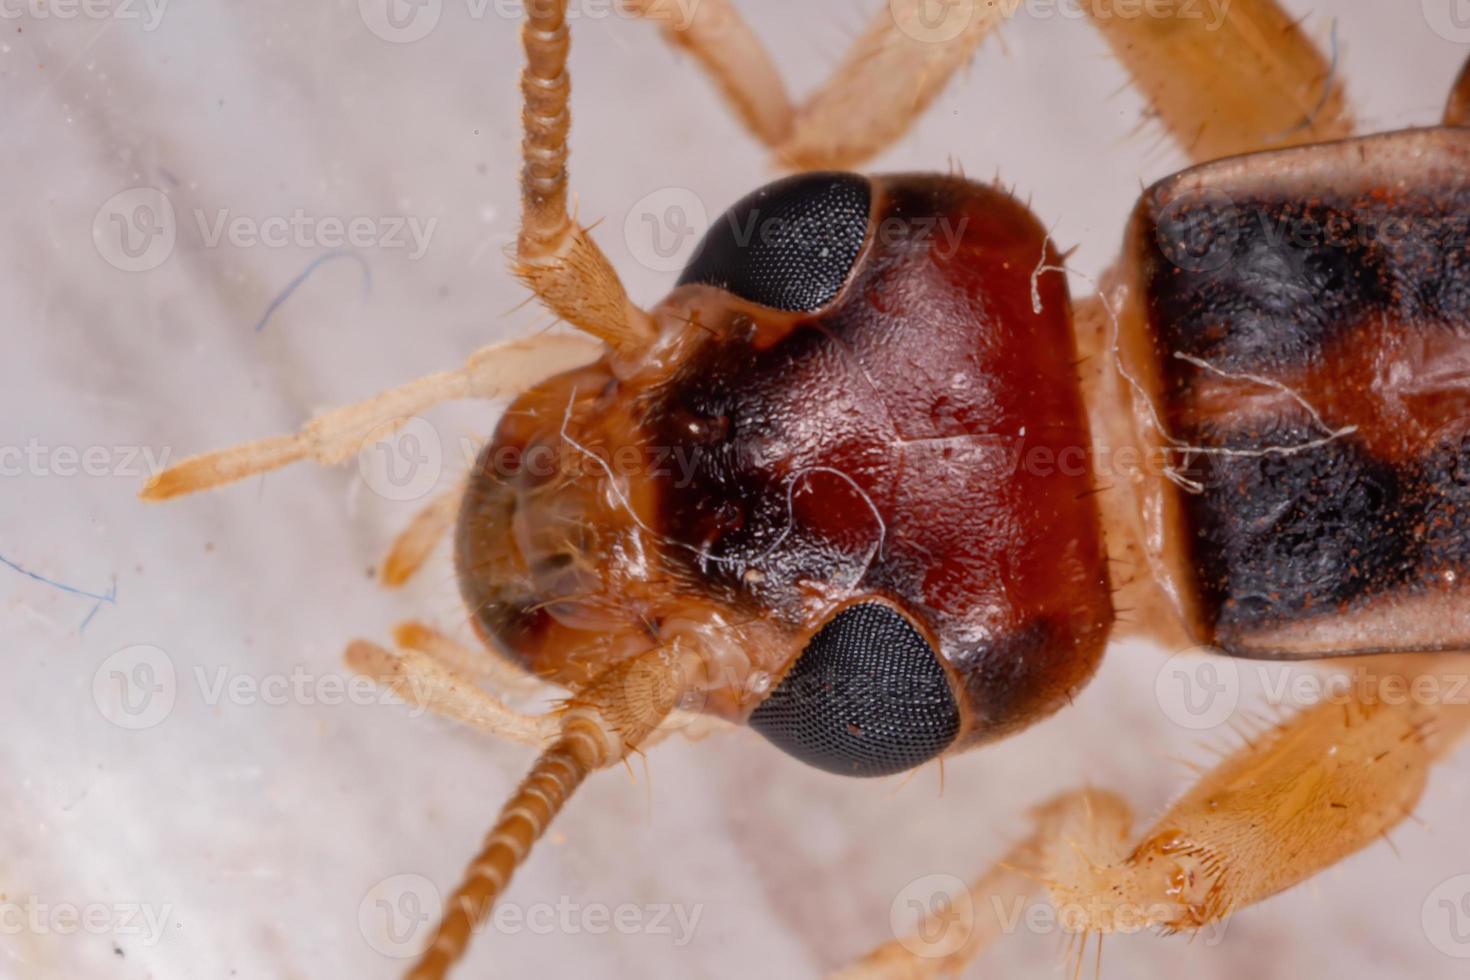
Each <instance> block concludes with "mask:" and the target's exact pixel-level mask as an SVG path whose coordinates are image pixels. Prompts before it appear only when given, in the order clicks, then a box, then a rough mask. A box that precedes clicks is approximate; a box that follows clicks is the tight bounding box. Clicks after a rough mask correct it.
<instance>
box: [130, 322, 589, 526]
mask: <svg viewBox="0 0 1470 980" xmlns="http://www.w3.org/2000/svg"><path fill="white" fill-rule="evenodd" d="M601 350H602V348H601V345H600V344H598V343H596V342H595V341H593V340H591V339H589V338H586V337H582V336H580V335H575V334H572V335H565V336H562V335H553V334H547V335H544V336H539V337H531V338H527V339H525V340H512V341H510V342H508V343H504V344H495V345H493V346H490V347H486V348H483V349H482V350H479V351H477V352H476V353H474V354H473V355H471V356H470V358H469V360H468V362H466V364H465V366H464V367H462V368H460V369H459V370H457V371H443V372H441V373H439V374H431V375H428V376H427V377H423V378H419V379H418V380H416V381H410V382H409V383H408V384H405V385H400V386H399V387H397V388H390V389H388V390H387V391H385V392H383V393H381V394H379V395H376V396H374V397H373V398H370V399H368V400H367V401H364V402H358V403H357V404H355V405H344V406H343V407H341V408H334V409H332V410H330V411H328V412H326V413H324V414H322V415H318V416H317V417H316V418H314V419H312V420H311V421H310V422H308V423H307V424H306V425H305V426H304V427H303V428H302V429H301V431H300V432H296V433H293V434H291V435H285V436H274V437H272V438H269V439H261V440H258V441H256V442H247V443H245V444H243V445H240V446H232V447H230V448H229V449H217V450H215V451H214V452H209V453H203V454H201V455H198V456H190V457H189V458H188V459H185V460H183V461H182V462H180V463H178V464H176V465H174V466H171V467H169V468H168V469H166V470H164V471H163V472H161V473H159V474H158V475H156V476H154V477H153V479H151V480H149V481H148V483H147V484H146V485H144V487H143V491H142V493H141V494H140V496H141V497H142V498H143V499H144V500H149V501H158V500H168V499H169V498H170V497H177V496H180V495H182V494H186V493H196V492H198V491H200V490H211V489H213V488H215V487H219V486H224V485H225V484H227V483H233V482H235V481H236V480H243V479H244V478H245V477H247V476H254V475H255V474H258V473H268V472H270V471H271V470H275V469H279V468H281V467H282V466H285V465H287V464H288V463H295V462H298V461H300V460H303V459H312V460H315V461H316V462H317V463H320V464H322V465H323V466H330V465H334V464H337V463H341V462H343V461H344V460H346V459H349V458H350V457H352V456H353V455H355V454H356V453H357V452H358V451H359V450H361V449H362V448H363V447H364V445H366V444H367V443H369V442H372V441H378V440H381V439H386V438H387V437H388V436H390V435H392V434H393V433H394V432H395V431H396V430H397V429H398V428H400V427H401V426H402V425H404V424H406V423H407V422H408V420H409V419H410V418H411V417H413V416H414V415H415V414H417V413H419V412H422V411H425V410H426V409H428V408H431V407H432V406H434V405H437V404H439V403H441V402H446V401H452V400H454V399H457V398H493V397H496V396H501V395H509V394H514V393H516V392H519V391H523V390H525V389H526V388H528V387H530V386H531V385H534V384H535V383H536V382H538V381H541V380H543V379H545V378H548V377H551V376H552V375H554V374H559V373H561V372H563V371H567V370H570V369H571V368H574V367H578V366H580V365H582V364H586V363H588V362H589V361H591V360H593V359H595V358H596V357H597V356H598V354H599V353H600V352H601Z"/></svg>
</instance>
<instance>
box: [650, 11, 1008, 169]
mask: <svg viewBox="0 0 1470 980" xmlns="http://www.w3.org/2000/svg"><path fill="white" fill-rule="evenodd" d="M638 7H639V10H640V12H641V13H642V14H643V15H644V16H645V17H647V18H649V19H651V20H656V21H658V22H659V23H661V24H662V26H663V30H664V33H665V35H666V36H667V37H668V38H669V39H670V41H671V42H673V43H674V44H676V45H678V46H679V47H681V48H683V49H684V50H686V51H688V52H690V54H692V55H693V56H694V58H695V60H696V61H698V62H699V65H700V67H701V68H703V69H704V71H705V73H706V74H707V75H708V76H709V77H710V79H711V80H712V81H713V82H714V84H715V85H716V87H717V88H718V89H719V90H720V92H721V94H723V95H724V96H725V99H726V101H727V102H728V103H729V104H730V106H731V108H732V109H733V111H734V112H735V114H736V115H737V116H738V117H739V118H740V119H741V121H742V122H744V123H745V125H746V128H747V129H749V130H750V132H751V133H752V135H754V136H755V137H756V138H757V139H759V140H760V141H761V142H762V143H764V144H765V145H766V146H768V147H770V148H771V150H772V151H773V152H774V153H775V156H776V159H777V161H778V162H779V163H780V164H781V165H782V166H785V167H790V168H793V169H797V170H819V169H841V168H851V167H856V166H859V165H860V164H862V163H863V162H864V161H866V160H868V159H869V158H871V157H872V156H874V155H875V154H877V153H879V152H881V151H882V150H884V149H886V148H887V147H889V146H891V145H892V144H893V143H894V142H896V141H897V140H898V139H899V138H900V137H901V136H903V134H904V133H905V132H907V131H908V128H909V127H910V126H911V125H912V124H913V122H914V120H915V119H917V118H918V117H919V115H921V114H922V113H923V111H924V110H925V108H927V107H928V105H929V104H930V103H931V102H932V101H933V100H934V98H935V96H937V95H938V94H939V93H940V92H941V91H943V89H944V87H945V85H947V84H948V83H949V80H950V78H951V77H953V75H954V74H955V72H956V71H958V70H959V68H960V67H961V66H962V65H964V64H965V63H967V62H968V61H969V60H970V58H971V57H972V56H973V55H974V53H975V49H976V48H977V47H979V45H980V42H981V41H982V40H984V39H985V37H986V36H987V35H988V34H989V33H990V32H991V31H992V30H993V29H994V28H995V27H997V26H999V25H1000V24H1001V23H1002V22H1003V21H1004V20H1005V19H1006V17H1007V16H1008V15H1009V14H1010V13H1011V12H1012V11H1013V10H1014V9H1015V4H1012V3H1001V2H984V0H973V2H971V0H965V2H961V3H948V4H935V3H934V2H933V0H890V2H885V3H883V4H882V9H881V10H880V11H879V12H878V13H877V14H876V15H875V16H874V17H873V19H872V20H871V21H870V22H869V24H868V26H867V28H866V29H865V30H864V31H863V33H862V34H861V35H859V36H858V38H857V39H856V40H855V41H854V42H853V45H852V47H851V48H850V49H849V51H848V52H847V54H846V56H845V57H844V58H843V59H842V61H841V63H840V64H839V65H838V66H837V68H836V70H835V71H834V72H833V74H832V77H831V78H830V79H829V80H828V81H827V82H826V83H825V84H824V85H823V86H822V87H821V88H819V89H818V90H817V91H816V92H814V93H813V94H812V95H811V96H810V97H809V98H808V99H806V100H805V101H804V102H802V103H801V104H800V105H798V106H793V105H792V104H791V102H790V101H789V99H788V97H787V95H786V89H785V87H784V85H783V84H782V82H781V76H780V73H779V72H778V71H777V70H776V67H775V65H774V63H773V62H772V61H771V57H770V55H769V54H768V53H767V52H766V50H765V48H764V47H762V45H761V43H760V41H759V40H758V39H757V38H756V37H755V35H754V33H752V31H751V30H750V28H749V26H748V25H746V23H745V22H744V21H743V20H741V18H740V15H739V14H738V13H737V12H736V10H735V8H734V6H733V4H732V3H731V0H700V2H699V3H698V4H696V5H693V6H692V7H691V6H690V5H689V4H687V3H685V2H684V0H640V2H639V3H638ZM686 8H687V9H686Z"/></svg>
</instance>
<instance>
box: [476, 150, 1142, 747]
mask: <svg viewBox="0 0 1470 980" xmlns="http://www.w3.org/2000/svg"><path fill="white" fill-rule="evenodd" d="M1057 264H1058V259H1057V256H1056V255H1055V253H1054V251H1053V250H1052V249H1051V247H1050V244H1049V242H1048V240H1047V238H1046V235H1045V233H1044V231H1043V229H1042V228H1041V227H1040V225H1039V224H1038V223H1037V221H1036V219H1035V218H1034V217H1033V216H1032V215H1031V214H1030V212H1029V211H1028V210H1027V209H1026V208H1025V207H1024V206H1023V205H1021V204H1020V203H1019V202H1017V201H1015V200H1014V199H1013V198H1011V197H1010V196H1008V195H1006V194H1004V193H1002V192H1000V191H998V190H996V189H994V188H991V187H987V186H982V185H978V184H975V183H972V182H969V181H966V180H964V179H961V178H957V177H942V176H933V175H893V176H886V177H875V178H866V177H859V176H856V175H852V174H840V173H817V174H805V175H801V176H797V177H792V178H788V179H785V180H781V181H778V182H776V183H774V184H771V185H769V186H767V187H765V188H763V189H761V190H760V191H757V192H756V193H754V194H752V195H750V196H749V197H747V198H745V199H744V200H742V201H740V202H739V203H737V204H736V205H735V206H734V207H732V208H731V209H730V211H729V212H727V213H726V214H725V215H724V216H723V217H722V218H721V219H719V220H718V221H717V222H716V223H715V225H714V226H713V227H712V228H711V230H710V232H709V233H708V235H707V236H706V237H705V239H704V241H703V243H702V244H701V245H700V248H699V250H698V252H697V253H696V255H695V257H694V259H693V260H692V261H691V262H690V264H689V266H688V268H687V269H686V270H685V272H684V274H683V275H682V276H681V278H680V282H679V285H678V286H677V287H676V288H675V290H674V291H673V292H672V293H671V294H670V295H669V296H668V298H666V299H665V300H664V301H663V302H662V303H661V304H660V305H659V306H658V308H657V309H656V310H655V311H654V316H655V318H656V320H657V322H658V324H659V326H660V329H661V331H662V333H661V338H660V340H659V342H658V343H657V344H656V345H655V346H654V347H653V348H652V349H651V350H649V351H647V352H646V353H645V354H642V355H640V356H638V357H637V358H636V359H633V360H621V359H618V358H615V357H612V356H610V357H609V358H607V359H604V360H603V361H600V362H598V363H597V364H595V365H593V366H591V367H588V368H586V369H584V370H581V371H577V372H573V373H571V374H567V375H562V376H560V377H557V378H555V379H553V380H552V381H550V382H548V383H547V384H545V385H543V386H541V387H539V388H537V389H536V390H534V391H532V392H530V393H528V394H527V395H525V396H524V397H522V398H521V399H519V400H518V401H517V402H516V403H515V404H514V405H513V406H512V408H511V409H510V411H509V412H508V413H507V415H506V416H505V419H504V420H503V421H502V423H501V425H500V428H499V430H498V432H497V433H496V437H495V439H494V440H493V442H492V444H491V445H490V446H489V447H488V448H487V449H486V451H485V453H484V454H483V455H482V457H481V460H480V464H479V467H478V470H477V472H476V474H475V478H474V480H473V486H472V492H471V493H470V495H469V498H468V501H467V503H466V505H465V508H464V511H463V513H462V515H461V520H460V527H459V538H458V559H459V566H460V574H461V582H462V588H463V592H464V595H465V598H466V599H467V601H468V602H469V605H470V608H471V610H472V612H473V614H474V619H475V621H476V623H477V625H478V626H479V627H480V629H481V630H482V632H483V634H484V635H485V637H486V639H487V640H489V641H490V642H491V643H492V644H493V645H495V646H497V647H498V648H500V649H501V650H503V651H504V652H505V653H507V654H508V655H509V656H512V657H513V658H515V659H517V660H518V661H519V662H521V663H522V664H524V665H525V666H526V667H527V668H528V669H529V670H532V671H534V672H536V673H539V674H542V675H544V676H548V677H551V678H553V679H556V680H559V681H561V682H563V683H566V684H569V685H571V686H573V687H576V686H578V685H579V684H584V683H586V682H587V681H589V680H590V679H591V678H592V677H593V676H596V675H597V674H598V673H599V672H601V671H602V670H603V669H605V668H606V667H607V666H608V665H609V664H611V663H615V662H617V661H619V660H622V659H624V658H627V657H630V656H634V655H637V654H639V653H642V652H644V651H646V650H648V649H650V648H652V647H654V646H656V645H658V644H661V643H667V642H669V640H670V639H671V638H676V637H687V638H688V639H689V641H691V642H692V643H694V644H696V645H697V648H698V649H699V650H700V652H701V654H702V655H703V658H704V661H705V663H706V667H707V682H706V685H705V690H704V691H702V692H701V694H702V697H701V699H700V706H701V707H702V708H703V709H704V710H707V711H710V712H714V713H717V714H720V715H723V716H725V717H728V718H731V719H733V720H738V721H747V722H749V723H750V724H751V725H752V726H753V727H755V728H756V729H757V730H759V731H761V732H762V733H763V734H765V735H766V736H767V737H768V738H770V739H771V740H772V741H773V742H775V743H776V744H777V745H779V746H781V747H782V748H784V749H786V750H787V751H788V752H790V753H792V754H793V755H795V756H797V757H798V758H801V759H803V760H805V761H807V762H809V763H811V764H813V765H816V766H818V767H821V768H823V769H827V770H830V771H834V772H844V773H852V774H856V775H880V774H885V773H891V772H896V771H901V770H903V769H908V768H911V767H913V766H915V765H918V764H920V763H922V762H925V761H927V760H929V759H931V758H934V757H935V756H937V755H939V754H941V753H943V752H945V751H950V750H954V749H957V748H961V747H965V746H969V745H973V744H975V743H978V742H981V741H985V740H988V739H991V738H995V737H998V736H1001V735H1004V734H1008V733H1010V732H1013V731H1016V730H1018V729H1020V728H1022V727H1024V726H1025V725H1027V724H1029V723H1031V722H1033V721H1035V720H1037V719H1039V718H1041V717H1044V716H1045V715H1047V714H1049V713H1050V712H1052V711H1054V710H1055V709H1056V708H1057V707H1059V706H1060V705H1061V704H1063V703H1065V701H1066V700H1067V699H1068V698H1069V697H1070V696H1071V695H1072V694H1073V693H1074V692H1075V691H1076V690H1077V689H1078V688H1079V687H1080V686H1081V685H1082V684H1083V683H1085V682H1086V680H1087V679H1088V678H1089V677H1090V676H1091V675H1092V673H1093V670H1094V668H1095V666H1096V663H1097V660H1098V658H1099V656H1100V654H1101V652H1102V649H1103V646H1104V643H1105V641H1106V636H1107V633H1108V628H1109V626H1110V624H1111V622H1112V615H1113V614H1112V608H1111V605H1110V602H1109V586H1108V578H1107V572H1106V565H1105V559H1104V553H1103V548H1102V540H1101V532H1100V528H1099V520H1098V515H1097V511H1096V507H1095V503H1094V500H1093V498H1092V494H1091V491H1092V489H1093V487H1092V482H1091V473H1090V470H1089V467H1088V466H1087V465H1086V461H1087V460H1088V459H1089V458H1090V448H1091V443H1090V440H1089V436H1088V431H1087V423H1086V417H1085V414H1084V410H1083V406H1082V402H1081V397H1080V394H1079V391H1078V385H1077V381H1076V374H1075V368H1074V362H1075V360H1076V349H1075V343H1074V339H1073V336H1072V330H1071V319H1070V308H1069V302H1068V296H1067V291H1066V285H1065V281H1064V279H1063V277H1062V276H1061V275H1060V274H1058V273H1056V272H1055V271H1049V272H1043V271H1041V270H1042V269H1043V268H1044V267H1048V266H1055V265H1057Z"/></svg>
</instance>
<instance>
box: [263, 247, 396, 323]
mask: <svg viewBox="0 0 1470 980" xmlns="http://www.w3.org/2000/svg"><path fill="white" fill-rule="evenodd" d="M332 259H356V260H357V262H358V264H359V265H361V266H362V295H363V297H364V298H366V297H367V295H368V294H369V293H371V292H372V291H373V270H372V269H371V268H370V267H369V266H368V264H367V259H364V258H363V257H362V256H361V255H358V254H357V253H356V252H354V251H352V250H351V249H348V248H338V249H333V250H332V251H330V252H328V253H326V254H325V255H318V256H317V257H316V258H314V259H312V260H311V262H310V263H309V264H308V265H307V266H306V268H305V269H302V270H301V272H300V273H298V274H297V276H296V278H295V279H292V280H291V281H290V282H288V283H286V288H285V289H283V290H281V291H280V292H279V293H277V294H276V298H275V299H273V300H271V302H270V305H269V306H267V307H266V308H265V313H264V314H263V315H262V316H261V318H260V319H259V320H258V321H256V323H255V332H256V333H260V332H261V331H262V330H264V329H265V325H266V323H267V322H269V320H270V318H271V317H272V316H274V315H275V312H276V310H277V309H279V308H280V306H281V304H282V303H284V302H286V300H288V299H290V298H291V294H292V293H294V292H296V290H297V289H298V288H300V286H301V284H302V283H304V282H306V280H307V278H308V277H310V276H311V274H312V273H313V272H315V271H316V270H317V267H318V266H320V265H322V264H323V263H326V262H330V261H331V260H332Z"/></svg>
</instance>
